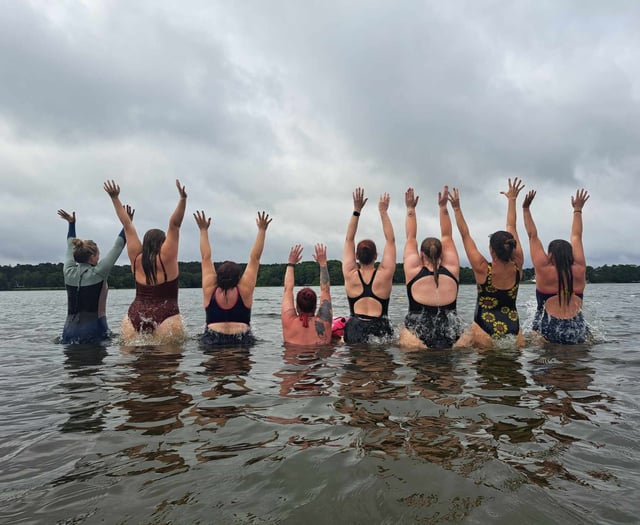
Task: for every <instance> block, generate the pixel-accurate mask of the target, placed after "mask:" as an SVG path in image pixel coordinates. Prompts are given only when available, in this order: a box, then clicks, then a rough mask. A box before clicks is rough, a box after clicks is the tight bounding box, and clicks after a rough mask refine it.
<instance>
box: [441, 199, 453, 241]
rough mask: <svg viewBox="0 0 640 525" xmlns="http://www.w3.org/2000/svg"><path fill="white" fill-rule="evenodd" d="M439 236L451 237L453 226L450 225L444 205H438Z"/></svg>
mask: <svg viewBox="0 0 640 525" xmlns="http://www.w3.org/2000/svg"><path fill="white" fill-rule="evenodd" d="M440 236H441V237H452V236H453V226H452V225H451V216H450V215H449V210H448V209H447V207H446V206H440Z"/></svg>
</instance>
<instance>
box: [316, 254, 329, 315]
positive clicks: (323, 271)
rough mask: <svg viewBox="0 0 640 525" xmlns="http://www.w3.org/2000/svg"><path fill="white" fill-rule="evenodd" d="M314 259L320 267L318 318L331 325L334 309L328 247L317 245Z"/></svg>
mask: <svg viewBox="0 0 640 525" xmlns="http://www.w3.org/2000/svg"><path fill="white" fill-rule="evenodd" d="M313 258H314V259H315V261H316V262H317V263H318V265H319V266H320V308H319V309H318V317H319V318H320V319H321V320H323V321H325V322H327V323H331V320H332V319H333V308H332V306H331V283H330V282H329V268H328V267H327V247H326V246H325V245H324V244H316V252H315V253H314V254H313Z"/></svg>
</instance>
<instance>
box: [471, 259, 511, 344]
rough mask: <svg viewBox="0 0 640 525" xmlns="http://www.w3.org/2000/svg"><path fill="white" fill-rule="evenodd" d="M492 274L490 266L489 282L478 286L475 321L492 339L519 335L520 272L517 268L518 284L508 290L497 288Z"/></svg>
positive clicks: (488, 270)
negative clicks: (517, 303)
mask: <svg viewBox="0 0 640 525" xmlns="http://www.w3.org/2000/svg"><path fill="white" fill-rule="evenodd" d="M491 274H492V268H491V264H489V266H488V269H487V280H486V281H485V282H484V284H479V285H478V301H477V304H476V313H475V316H474V318H473V320H474V321H475V322H476V323H477V324H478V325H479V326H480V328H482V329H483V330H484V331H485V332H487V333H488V334H489V335H490V336H491V337H494V338H499V337H502V336H504V335H507V334H513V335H517V334H518V332H519V331H520V317H519V316H518V310H517V309H516V298H517V297H518V287H519V286H520V270H519V269H518V268H517V267H516V282H515V284H514V285H513V286H512V287H511V288H509V289H508V290H500V289H498V288H495V287H494V286H493V282H492V275H491Z"/></svg>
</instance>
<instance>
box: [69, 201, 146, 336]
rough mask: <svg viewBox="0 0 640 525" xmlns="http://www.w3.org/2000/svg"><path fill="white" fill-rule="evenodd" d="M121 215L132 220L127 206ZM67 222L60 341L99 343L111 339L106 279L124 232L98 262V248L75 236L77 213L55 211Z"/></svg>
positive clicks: (122, 246)
mask: <svg viewBox="0 0 640 525" xmlns="http://www.w3.org/2000/svg"><path fill="white" fill-rule="evenodd" d="M123 211H124V213H125V214H126V215H127V216H128V217H129V218H130V219H133V214H134V210H132V209H131V207H130V206H126V207H125V208H124V210H123ZM58 215H59V216H60V217H61V218H62V219H64V220H65V221H67V222H68V223H69V231H68V233H67V253H66V255H65V259H64V266H63V272H64V285H65V288H66V289H67V319H66V321H65V323H64V328H63V330H62V338H61V339H60V342H62V343H65V344H70V343H73V344H83V343H98V342H100V341H104V340H107V339H109V338H110V337H111V332H110V331H109V326H108V325H107V314H106V305H107V293H108V290H109V287H108V284H107V278H108V277H109V273H110V272H111V269H112V268H113V266H114V265H115V264H116V261H117V260H118V257H120V254H121V253H122V250H123V249H124V246H125V243H126V238H125V235H124V229H123V230H122V231H120V233H119V234H118V236H117V237H116V240H115V243H114V244H113V247H112V248H111V250H109V252H108V253H107V255H106V256H105V257H103V258H102V260H100V250H99V249H98V245H97V244H96V243H95V242H93V241H91V240H83V239H79V238H78V237H76V212H75V211H74V212H72V213H67V212H66V211H64V210H58Z"/></svg>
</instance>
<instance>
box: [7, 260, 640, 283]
mask: <svg viewBox="0 0 640 525" xmlns="http://www.w3.org/2000/svg"><path fill="white" fill-rule="evenodd" d="M241 266H243V268H244V265H241ZM328 266H329V276H330V279H331V284H332V285H342V284H344V280H343V279H342V268H341V264H340V261H329V263H328ZM285 269H286V264H284V263H278V264H262V265H260V271H259V272H258V286H282V285H283V281H284V272H285ZM295 274H296V286H313V285H315V286H317V285H318V284H319V271H318V265H317V263H315V262H313V261H305V262H301V263H299V264H298V265H296V273H295ZM533 277H534V272H533V268H525V269H524V276H523V280H525V281H526V280H530V279H533ZM587 280H588V281H589V282H591V283H630V282H640V266H636V265H633V264H618V265H612V266H608V265H605V266H600V267H598V268H592V267H591V266H588V267H587ZM393 282H394V283H396V284H403V283H404V272H403V270H402V264H398V265H397V267H396V273H395V275H394V277H393ZM460 282H461V284H473V283H474V282H475V281H474V278H473V272H472V270H471V268H460ZM109 286H110V287H111V288H133V287H134V282H133V275H132V274H131V267H130V266H129V265H128V264H126V265H121V266H115V267H114V268H113V270H112V271H111V275H110V276H109ZM180 286H181V287H182V288H200V286H201V273H200V262H181V263H180ZM24 288H64V278H63V275H62V263H57V264H54V263H41V264H34V265H32V264H17V265H15V266H0V290H16V289H24Z"/></svg>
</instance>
